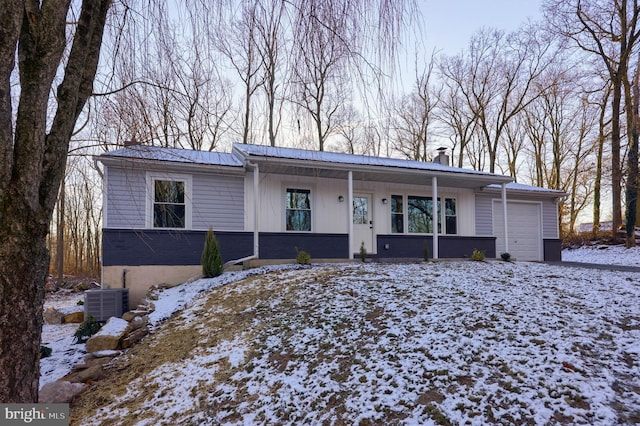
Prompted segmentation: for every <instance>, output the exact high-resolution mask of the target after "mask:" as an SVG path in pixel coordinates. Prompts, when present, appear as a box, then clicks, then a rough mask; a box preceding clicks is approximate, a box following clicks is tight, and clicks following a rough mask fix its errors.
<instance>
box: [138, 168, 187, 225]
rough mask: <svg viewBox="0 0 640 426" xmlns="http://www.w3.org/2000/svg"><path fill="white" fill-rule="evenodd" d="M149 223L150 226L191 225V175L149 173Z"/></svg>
mask: <svg viewBox="0 0 640 426" xmlns="http://www.w3.org/2000/svg"><path fill="white" fill-rule="evenodd" d="M147 188H148V193H149V216H148V217H149V225H150V227H152V228H173V229H189V228H190V227H191V217H190V215H191V177H190V176H183V175H171V174H168V175H164V174H163V175H161V174H157V175H156V174H149V175H148V180H147Z"/></svg>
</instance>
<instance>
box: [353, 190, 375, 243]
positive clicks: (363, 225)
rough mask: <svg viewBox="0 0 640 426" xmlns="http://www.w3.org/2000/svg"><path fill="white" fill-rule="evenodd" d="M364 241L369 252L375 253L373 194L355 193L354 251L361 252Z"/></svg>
mask: <svg viewBox="0 0 640 426" xmlns="http://www.w3.org/2000/svg"><path fill="white" fill-rule="evenodd" d="M363 242H364V248H365V249H367V253H369V254H372V253H375V251H374V245H373V215H372V209H371V194H354V195H353V247H351V251H352V252H353V253H360V246H362V243H363Z"/></svg>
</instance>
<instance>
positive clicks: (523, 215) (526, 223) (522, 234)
mask: <svg viewBox="0 0 640 426" xmlns="http://www.w3.org/2000/svg"><path fill="white" fill-rule="evenodd" d="M540 209H541V206H540V204H538V203H519V202H514V201H508V202H507V217H508V219H509V220H508V224H507V226H508V238H509V250H508V251H509V253H510V254H511V257H512V258H515V259H518V260H542V224H541V210H540ZM502 212H503V210H502V202H501V201H494V203H493V233H494V234H495V236H496V254H497V255H498V256H499V255H500V254H501V253H504V252H505V251H506V250H505V243H504V224H503V223H504V222H503V220H502V216H503V215H502Z"/></svg>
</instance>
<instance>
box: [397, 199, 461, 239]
mask: <svg viewBox="0 0 640 426" xmlns="http://www.w3.org/2000/svg"><path fill="white" fill-rule="evenodd" d="M394 197H401V200H402V202H401V206H402V212H401V213H395V212H394V211H393V206H394V200H393V198H394ZM410 197H413V198H421V199H426V200H431V202H432V203H433V197H432V196H431V195H415V194H406V193H405V194H402V195H400V194H392V195H391V200H392V201H391V203H390V207H389V213H390V216H389V220H390V222H389V223H390V226H391V234H394V235H433V229H432V232H410V231H409V216H410V212H409V198H410ZM448 200H453V202H454V206H455V214H452V215H448V214H447V211H446V205H447V201H448ZM443 205H444V208H443ZM432 206H433V204H432ZM429 211H432V210H429ZM394 216H403V218H402V226H403V228H404V229H403V231H402V232H397V231H394V230H393V223H394ZM458 216H459V215H458V199H457V197H451V196H446V195H445V196H440V197H438V221H437V225H438V235H458V228H459V224H458ZM448 218H455V224H456V225H455V228H456V229H455V231H456V232H451V233H449V232H448V231H449V229H448V227H447V219H448ZM443 224H444V227H443ZM431 228H433V220H432V223H431ZM443 230H444V232H443Z"/></svg>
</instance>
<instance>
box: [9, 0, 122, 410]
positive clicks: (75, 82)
mask: <svg viewBox="0 0 640 426" xmlns="http://www.w3.org/2000/svg"><path fill="white" fill-rule="evenodd" d="M110 4H111V1H110V0H101V1H97V0H96V1H93V0H92V1H88V0H87V1H83V2H82V5H81V9H80V14H79V15H78V16H77V18H76V23H75V33H73V34H72V31H70V30H69V28H67V12H68V10H69V6H70V1H69V0H49V1H47V2H17V1H16V2H15V4H13V5H8V4H5V3H3V6H4V7H1V8H0V20H2V22H3V25H2V27H1V28H0V53H2V54H1V55H0V123H1V124H3V125H6V123H9V128H8V131H7V129H5V128H4V126H3V125H0V241H2V244H0V348H1V349H0V401H2V402H3V403H12V402H16V403H17V402H21V403H29V402H37V400H38V382H39V375H40V367H39V357H40V339H41V337H40V335H41V332H42V322H43V318H42V305H43V301H44V283H45V277H46V274H47V273H48V270H49V252H48V250H47V247H46V239H47V235H48V233H49V226H50V222H51V217H52V213H53V208H54V206H55V203H56V198H57V196H58V191H59V189H60V183H61V181H62V178H63V176H64V170H65V166H66V159H67V152H68V148H69V140H70V139H71V134H72V132H73V128H74V126H75V123H76V120H77V119H78V116H79V115H80V113H81V112H82V109H83V108H84V105H85V103H86V100H87V98H88V97H89V96H90V95H91V92H92V85H93V79H94V77H95V73H96V69H97V66H98V59H99V54H100V46H101V44H102V34H103V32H104V25H105V21H106V15H107V10H108V9H109V6H110ZM67 36H69V37H71V36H72V37H73V43H72V46H71V49H70V50H68V51H67V52H68V54H66V55H64V58H65V60H64V63H63V53H64V52H65V46H66V42H67ZM18 39H19V43H18ZM16 52H17V53H18V55H17V56H18V57H19V58H20V69H19V74H20V87H19V89H16V90H13V89H11V87H10V75H11V73H12V72H14V68H15V63H14V57H15V56H16V55H15V54H16ZM61 64H62V65H64V67H65V70H64V71H65V72H64V77H63V80H62V82H61V83H60V85H59V86H58V88H57V93H56V96H57V110H56V111H55V115H54V116H53V117H51V116H49V119H48V118H47V117H48V112H49V110H48V108H49V106H50V102H49V97H50V95H51V92H52V90H51V86H52V83H53V80H54V77H55V76H56V74H58V71H59V67H60V66H61ZM12 94H13V95H15V96H19V99H20V100H19V102H18V109H17V111H13V110H12V106H11V102H6V100H7V98H8V99H10V97H11V95H12ZM14 114H15V121H14V122H15V126H14V127H11V126H12V117H14ZM11 129H14V130H13V132H12V131H11ZM47 131H48V133H47Z"/></svg>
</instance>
